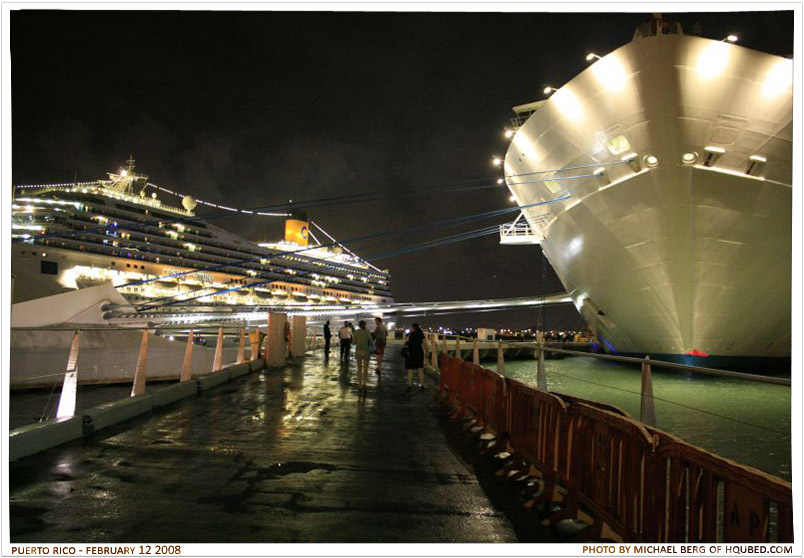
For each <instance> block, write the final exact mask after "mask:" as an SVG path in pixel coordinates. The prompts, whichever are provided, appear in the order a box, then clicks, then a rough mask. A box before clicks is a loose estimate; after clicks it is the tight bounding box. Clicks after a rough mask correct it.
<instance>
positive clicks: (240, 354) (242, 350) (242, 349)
mask: <svg viewBox="0 0 804 558" xmlns="http://www.w3.org/2000/svg"><path fill="white" fill-rule="evenodd" d="M244 362H246V328H244V327H241V328H240V344H239V345H238V346H237V364H243V363H244Z"/></svg>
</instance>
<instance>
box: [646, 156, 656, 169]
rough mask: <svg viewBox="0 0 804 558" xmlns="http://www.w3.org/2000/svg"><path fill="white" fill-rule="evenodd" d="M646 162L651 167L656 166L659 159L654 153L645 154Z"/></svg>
mask: <svg viewBox="0 0 804 558" xmlns="http://www.w3.org/2000/svg"><path fill="white" fill-rule="evenodd" d="M645 164H646V165H647V166H649V167H655V166H657V165H658V164H659V159H657V158H656V157H655V156H654V155H645Z"/></svg>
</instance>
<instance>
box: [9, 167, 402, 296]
mask: <svg viewBox="0 0 804 558" xmlns="http://www.w3.org/2000/svg"><path fill="white" fill-rule="evenodd" d="M147 179H148V177H147V176H146V175H143V174H138V173H137V172H136V171H135V168H134V161H133V159H132V160H129V161H128V164H127V166H126V167H125V168H122V169H120V170H119V171H118V172H116V173H109V175H108V179H106V180H98V181H95V182H84V183H79V184H51V185H39V186H36V185H34V186H31V185H26V186H20V187H17V188H15V196H14V200H13V203H12V247H11V249H12V257H11V262H12V279H13V281H12V300H13V301H14V302H22V301H26V300H31V299H35V298H39V297H44V296H49V295H54V294H60V293H63V292H68V291H70V290H74V289H81V288H84V287H90V286H95V285H98V284H101V283H108V282H111V283H112V284H113V285H114V286H115V288H116V289H117V291H118V292H119V293H120V294H122V295H123V296H124V297H125V298H126V299H127V300H128V301H129V302H130V303H131V304H132V305H134V306H137V307H140V308H155V307H157V306H156V305H168V306H169V305H175V304H182V305H193V304H197V305H204V306H210V305H213V306H214V305H238V306H244V305H245V306H249V305H253V306H260V305H263V306H266V305H270V306H273V307H277V306H280V307H285V306H286V307H288V310H289V311H290V310H291V309H292V308H298V307H305V309H309V308H311V307H315V306H319V305H320V306H322V307H323V306H327V307H333V306H340V307H346V308H360V307H361V306H362V305H376V304H385V303H391V302H393V295H392V293H391V285H390V281H391V279H390V275H389V274H388V272H387V271H383V270H380V269H378V268H376V267H374V266H372V265H371V264H370V263H368V262H366V261H365V260H363V259H361V258H360V257H358V256H356V255H355V254H353V253H352V252H351V251H349V249H348V248H346V247H345V246H343V245H342V244H339V243H338V242H337V241H334V239H325V240H332V242H323V243H322V242H319V241H318V240H317V239H316V237H315V235H314V234H313V232H312V231H311V230H310V229H311V228H312V227H311V222H310V221H309V220H308V219H307V216H306V214H305V213H303V212H300V211H291V213H289V214H287V215H286V216H285V237H284V239H283V240H281V241H278V242H273V243H260V244H258V243H255V242H251V241H249V240H247V239H245V238H242V237H240V236H238V235H235V234H232V233H230V232H227V231H225V230H223V229H221V228H219V227H216V226H214V225H213V224H211V223H210V222H209V219H204V218H203V217H196V216H195V213H194V211H195V209H196V207H197V205H198V202H197V200H195V199H193V198H192V197H191V196H189V195H185V196H183V197H181V199H180V202H178V203H180V204H181V206H178V205H177V206H171V205H168V204H167V203H164V202H163V201H162V200H161V199H159V194H158V193H157V191H160V190H164V191H167V192H171V193H173V194H175V192H172V191H171V190H167V189H165V188H161V187H159V186H156V185H154V184H152V183H150V182H148V181H147ZM160 193H161V192H160ZM207 205H210V206H211V205H214V204H207ZM216 207H222V206H216ZM223 209H225V210H233V208H229V207H223ZM239 213H241V214H242V215H243V218H247V214H251V215H254V213H255V212H253V211H250V210H239ZM213 215H214V213H213ZM252 218H259V217H256V216H254V217H252ZM313 225H314V224H313ZM322 232H323V229H322ZM319 234H321V233H319ZM324 234H325V233H324ZM162 307H164V306H162Z"/></svg>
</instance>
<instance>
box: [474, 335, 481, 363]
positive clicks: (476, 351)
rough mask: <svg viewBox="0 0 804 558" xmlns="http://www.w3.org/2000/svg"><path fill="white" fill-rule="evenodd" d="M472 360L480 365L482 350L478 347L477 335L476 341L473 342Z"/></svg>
mask: <svg viewBox="0 0 804 558" xmlns="http://www.w3.org/2000/svg"><path fill="white" fill-rule="evenodd" d="M472 362H473V363H474V364H477V365H480V350H479V349H478V348H477V337H475V341H474V343H473V344H472Z"/></svg>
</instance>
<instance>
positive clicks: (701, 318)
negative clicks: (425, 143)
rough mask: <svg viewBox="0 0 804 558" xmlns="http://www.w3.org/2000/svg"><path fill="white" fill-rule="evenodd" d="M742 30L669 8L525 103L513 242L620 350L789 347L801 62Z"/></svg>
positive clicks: (681, 353)
mask: <svg viewBox="0 0 804 558" xmlns="http://www.w3.org/2000/svg"><path fill="white" fill-rule="evenodd" d="M736 39H737V38H736V37H734V36H730V37H728V38H725V39H724V40H722V41H721V40H711V39H707V38H703V37H699V36H689V35H684V34H683V32H682V29H681V27H680V25H679V24H677V23H674V22H671V21H668V20H665V19H662V18H661V17H660V16H655V17H653V18H652V19H651V20H650V21H648V22H646V24H644V25H643V26H641V27H640V28H638V29H637V31H636V33H635V34H634V38H633V40H632V41H631V42H630V43H628V44H626V45H625V46H622V47H620V48H618V49H617V50H615V51H613V52H611V53H608V54H605V55H603V56H599V55H597V54H589V56H588V57H587V60H589V61H590V62H591V64H590V66H589V67H588V68H587V69H585V70H584V71H583V72H581V73H580V74H579V75H577V76H576V77H575V78H573V79H572V80H571V81H569V82H568V83H566V84H564V85H563V86H562V87H560V88H557V89H553V88H552V87H548V88H547V89H546V90H545V94H546V95H549V97H548V98H547V99H546V100H543V101H537V102H534V103H530V104H527V105H522V106H519V107H515V108H514V111H515V113H517V118H516V119H515V120H514V124H515V126H514V128H513V129H511V130H510V131H509V136H510V137H511V144H510V147H509V148H508V151H507V153H506V155H505V158H504V161H503V160H502V158H500V160H499V163H501V164H503V167H504V170H505V181H506V183H507V185H508V188H509V189H510V191H511V194H512V197H513V199H515V200H516V202H517V203H518V204H519V205H520V206H522V208H523V214H522V215H521V216H520V218H519V219H517V221H515V222H514V223H513V224H511V225H507V226H504V227H503V228H502V229H501V241H502V242H503V243H509V244H525V243H529V242H530V243H538V244H541V247H542V249H543V252H544V254H545V255H546V256H547V258H548V259H549V261H550V263H551V265H552V266H553V268H554V269H555V271H556V273H557V275H558V277H559V278H560V279H561V281H562V283H563V284H564V286H565V287H566V289H567V292H568V293H569V294H570V296H571V297H572V299H573V301H574V303H575V306H576V307H577V308H578V310H579V311H580V312H581V314H582V315H583V317H584V318H585V319H586V321H587V323H588V324H589V326H590V327H591V328H592V329H593V331H594V332H595V333H596V334H597V335H598V337H599V338H600V339H601V341H602V342H603V343H604V344H605V346H606V347H607V348H608V350H609V351H612V352H618V353H628V354H635V355H638V356H640V357H641V356H644V355H648V354H649V355H651V356H652V357H657V358H668V359H671V360H681V361H685V362H695V363H698V364H702V365H704V366H731V365H733V364H734V363H746V362H754V361H753V360H752V358H753V357H761V358H763V359H767V358H775V357H781V358H786V357H789V356H790V339H791V333H790V327H791V318H790V312H791V236H792V213H791V212H792V140H793V103H792V100H793V97H792V71H793V70H792V67H793V65H792V60H791V59H788V58H784V57H780V56H774V55H771V54H766V53H763V52H758V51H755V50H751V49H748V48H744V47H742V46H739V45H738V44H734V41H735V40H736ZM601 54H602V53H601ZM572 177H576V178H572ZM545 201H550V202H551V203H550V204H549V205H543V206H535V205H532V204H537V203H539V202H545Z"/></svg>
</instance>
